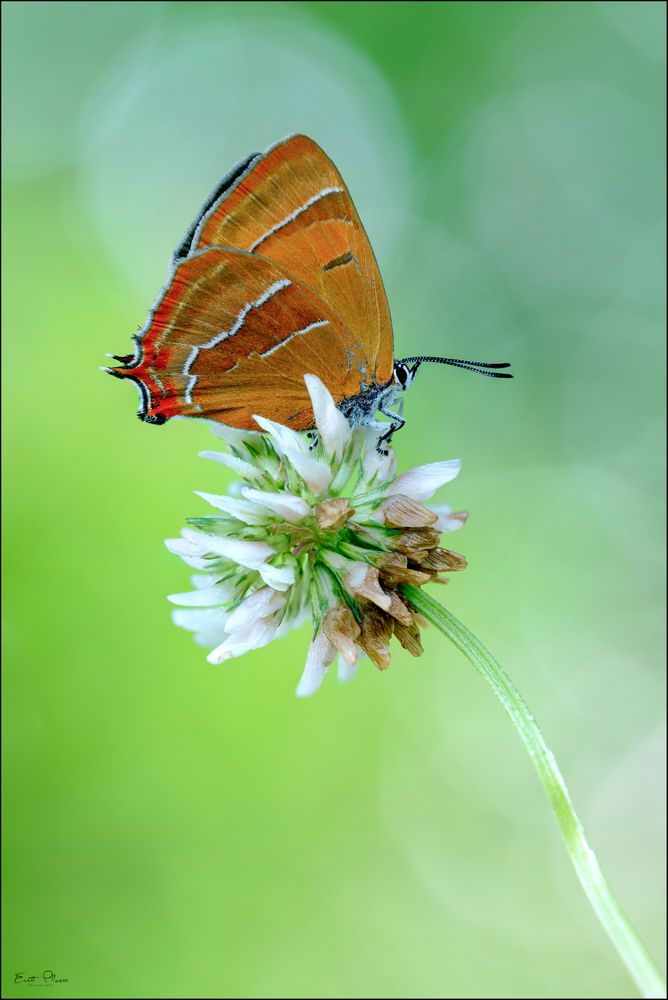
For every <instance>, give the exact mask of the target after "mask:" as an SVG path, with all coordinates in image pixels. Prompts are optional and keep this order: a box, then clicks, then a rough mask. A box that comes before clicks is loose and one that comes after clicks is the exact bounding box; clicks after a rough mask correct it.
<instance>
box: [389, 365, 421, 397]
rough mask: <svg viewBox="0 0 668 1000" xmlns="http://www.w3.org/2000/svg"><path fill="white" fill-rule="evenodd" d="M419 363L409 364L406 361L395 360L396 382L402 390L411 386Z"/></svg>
mask: <svg viewBox="0 0 668 1000" xmlns="http://www.w3.org/2000/svg"><path fill="white" fill-rule="evenodd" d="M419 367H420V366H419V364H417V365H408V364H406V362H405V361H395V362H394V384H395V385H396V386H397V388H398V389H400V390H401V391H402V392H405V391H406V389H408V387H409V386H410V384H411V382H412V381H413V379H414V377H415V373H416V371H417V370H418V368H419Z"/></svg>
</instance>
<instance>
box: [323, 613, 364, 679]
mask: <svg viewBox="0 0 668 1000" xmlns="http://www.w3.org/2000/svg"><path fill="white" fill-rule="evenodd" d="M322 627H323V630H324V632H325V635H326V636H327V638H328V639H329V641H330V642H331V643H332V645H333V646H336V648H337V650H338V651H339V653H340V654H341V656H342V657H343V659H344V660H345V661H346V663H349V664H350V665H351V666H353V665H354V663H355V661H356V659H357V656H356V644H357V641H358V639H359V637H360V632H361V630H360V627H359V625H358V623H357V620H356V618H355V616H354V614H353V613H352V611H351V610H350V608H349V607H348V606H347V605H345V604H336V605H334V607H333V608H330V610H329V611H328V612H327V614H326V615H325V618H324V621H323V623H322Z"/></svg>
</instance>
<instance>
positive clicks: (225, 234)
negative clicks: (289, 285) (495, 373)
mask: <svg viewBox="0 0 668 1000" xmlns="http://www.w3.org/2000/svg"><path fill="white" fill-rule="evenodd" d="M237 169H239V173H238V174H237V176H235V178H234V181H233V183H232V184H231V185H229V186H228V188H227V189H226V190H224V191H223V193H222V194H221V195H220V196H219V197H218V198H216V199H215V200H213V203H212V204H211V205H210V207H209V208H208V209H207V210H206V211H205V212H204V214H203V217H202V218H201V220H200V222H199V224H198V225H197V227H196V228H195V230H194V233H193V235H192V239H191V243H190V252H192V251H194V250H197V249H200V248H202V247H206V246H229V247H237V248H238V249H240V250H247V251H249V252H250V253H253V254H261V255H262V256H263V257H269V258H270V259H271V260H274V261H276V262H277V263H278V264H281V265H282V266H283V267H284V268H285V269H286V271H288V272H289V273H290V274H291V275H293V276H294V277H295V278H298V279H299V280H300V281H302V282H303V283H304V284H305V285H308V286H309V287H310V288H312V289H313V291H315V292H317V293H318V295H320V296H321V297H322V298H323V299H324V300H325V302H327V304H328V305H329V306H331V308H332V309H333V310H334V312H336V314H337V315H338V316H339V317H340V318H341V320H342V321H343V323H344V325H345V326H346V327H347V328H348V330H349V331H350V333H351V334H352V336H353V337H354V339H355V341H356V342H357V343H358V344H359V345H360V347H361V349H362V352H363V354H364V356H365V358H366V362H367V371H366V373H365V375H366V382H367V384H369V385H370V384H372V381H375V382H376V383H377V384H380V385H382V384H385V383H386V382H388V381H389V380H390V378H391V377H392V371H393V367H392V366H393V359H394V344H393V337H392V323H391V319H390V311H389V307H388V304H387V297H386V295H385V290H384V288H383V282H382V279H381V276H380V271H379V269H378V264H377V263H376V259H375V257H374V254H373V250H372V249H371V244H370V243H369V240H368V238H367V235H366V233H365V231H364V227H363V226H362V223H361V221H360V218H359V216H358V214H357V211H356V209H355V206H354V204H353V201H352V198H351V197H350V194H349V193H348V189H347V188H346V185H345V183H344V181H343V178H342V177H341V174H340V173H339V171H338V170H337V169H336V167H335V166H334V164H333V163H332V161H331V160H330V158H329V157H328V156H327V154H326V153H325V152H324V151H323V150H322V149H321V148H320V146H318V145H317V143H315V142H314V141H313V140H312V139H309V138H308V137H307V136H305V135H295V136H290V137H289V138H288V139H284V140H283V141H282V142H279V143H277V144H276V145H275V146H273V147H271V148H270V149H269V150H268V151H267V152H266V153H264V154H262V155H256V156H254V157H251V158H249V159H248V160H247V161H245V163H244V164H241V165H240V167H239V168H237Z"/></svg>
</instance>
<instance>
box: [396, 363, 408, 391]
mask: <svg viewBox="0 0 668 1000" xmlns="http://www.w3.org/2000/svg"><path fill="white" fill-rule="evenodd" d="M394 377H395V379H396V380H397V382H398V383H399V385H400V386H401V388H402V389H405V388H406V385H407V384H408V381H409V372H408V368H407V367H406V365H401V364H397V365H395V366H394Z"/></svg>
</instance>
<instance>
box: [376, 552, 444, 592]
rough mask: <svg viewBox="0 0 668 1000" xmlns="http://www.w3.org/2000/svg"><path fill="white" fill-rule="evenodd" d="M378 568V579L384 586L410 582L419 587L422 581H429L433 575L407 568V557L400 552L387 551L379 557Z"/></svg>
mask: <svg viewBox="0 0 668 1000" xmlns="http://www.w3.org/2000/svg"><path fill="white" fill-rule="evenodd" d="M379 570H380V581H381V583H382V584H383V586H384V587H396V586H397V585H398V584H400V583H411V584H413V586H414V587H421V586H422V585H423V584H424V583H429V581H430V580H431V578H432V575H433V574H431V573H425V572H423V571H422V570H417V569H409V567H408V557H407V556H405V555H404V554H403V553H402V552H388V553H387V555H386V556H383V558H382V559H381V561H380V564H379Z"/></svg>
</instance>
